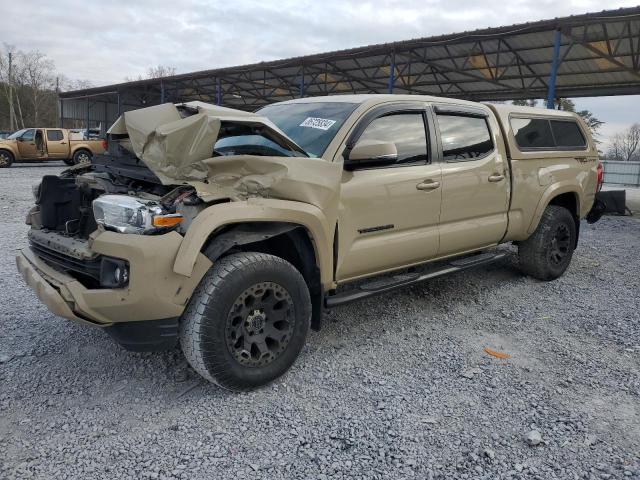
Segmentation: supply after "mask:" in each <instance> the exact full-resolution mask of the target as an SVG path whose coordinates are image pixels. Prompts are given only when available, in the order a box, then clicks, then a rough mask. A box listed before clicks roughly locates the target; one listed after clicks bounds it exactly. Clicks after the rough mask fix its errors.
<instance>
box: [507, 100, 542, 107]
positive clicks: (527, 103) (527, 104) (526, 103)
mask: <svg viewBox="0 0 640 480" xmlns="http://www.w3.org/2000/svg"><path fill="white" fill-rule="evenodd" d="M513 104H514V105H517V106H519V107H535V106H536V105H538V100H536V99H535V98H532V99H529V100H524V99H521V100H514V101H513Z"/></svg>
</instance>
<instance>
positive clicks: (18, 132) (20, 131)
mask: <svg viewBox="0 0 640 480" xmlns="http://www.w3.org/2000/svg"><path fill="white" fill-rule="evenodd" d="M27 130H29V129H28V128H23V129H22V130H18V131H17V132H13V133H12V134H11V135H9V136H8V137H7V139H9V140H15V139H16V138H18V137H19V136H20V135H22V134H23V133H24V132H26V131H27Z"/></svg>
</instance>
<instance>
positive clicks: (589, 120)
mask: <svg viewBox="0 0 640 480" xmlns="http://www.w3.org/2000/svg"><path fill="white" fill-rule="evenodd" d="M558 107H559V108H558V110H564V111H565V112H574V113H577V114H578V115H580V116H581V117H582V119H583V120H584V122H585V123H586V124H587V126H588V127H589V130H591V135H592V136H593V138H594V140H595V141H596V142H597V143H600V140H598V137H597V136H598V130H599V129H600V127H601V126H602V125H603V124H604V122H603V121H602V120H600V119H598V118H597V117H596V116H595V115H594V114H593V112H591V111H590V110H577V111H576V104H575V102H574V101H573V100H571V99H570V98H561V99H560V100H559V102H558Z"/></svg>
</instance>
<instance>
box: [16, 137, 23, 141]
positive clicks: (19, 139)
mask: <svg viewBox="0 0 640 480" xmlns="http://www.w3.org/2000/svg"><path fill="white" fill-rule="evenodd" d="M16 140H17V141H19V142H24V138H22V137H18V138H16Z"/></svg>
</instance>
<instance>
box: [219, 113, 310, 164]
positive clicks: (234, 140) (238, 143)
mask: <svg viewBox="0 0 640 480" xmlns="http://www.w3.org/2000/svg"><path fill="white" fill-rule="evenodd" d="M274 133H275V132H272V131H271V130H270V129H266V128H263V127H255V126H249V125H238V124H234V123H229V122H222V125H221V127H220V132H219V134H218V140H217V141H216V143H215V145H214V146H213V154H214V156H219V155H222V156H227V155H266V156H276V157H294V156H301V155H302V156H306V155H305V154H304V153H302V152H300V151H299V150H298V149H295V150H293V149H292V148H288V147H287V146H286V144H283V143H282V140H281V139H280V137H281V136H280V134H275V135H274ZM288 143H290V142H289V141H287V144H288Z"/></svg>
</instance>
